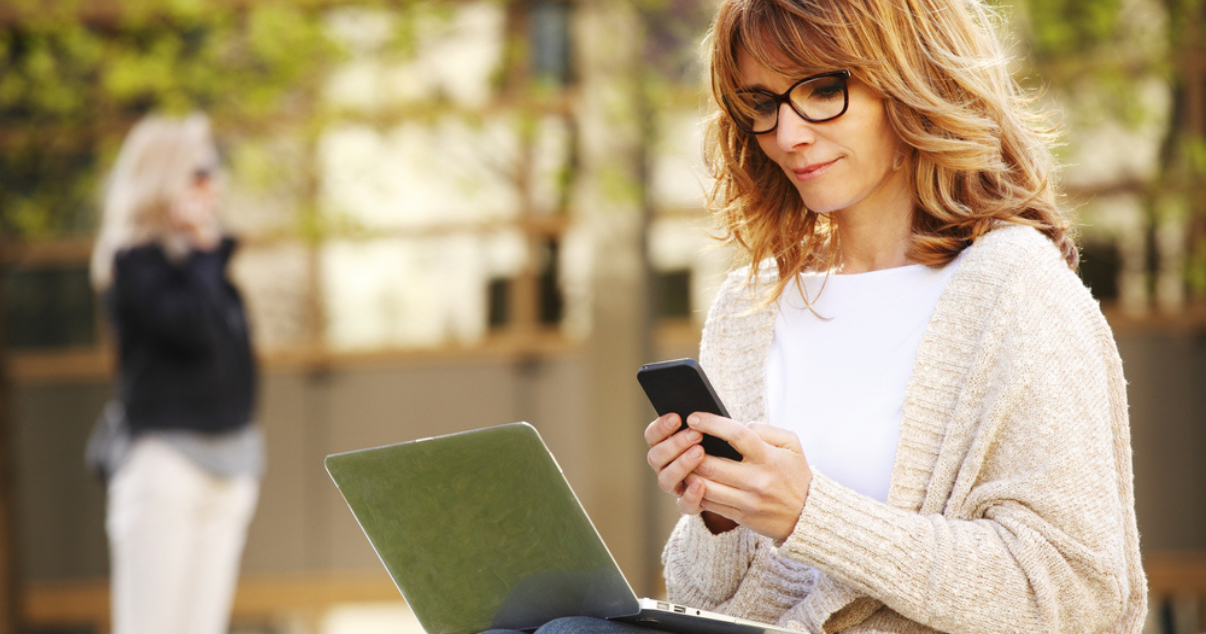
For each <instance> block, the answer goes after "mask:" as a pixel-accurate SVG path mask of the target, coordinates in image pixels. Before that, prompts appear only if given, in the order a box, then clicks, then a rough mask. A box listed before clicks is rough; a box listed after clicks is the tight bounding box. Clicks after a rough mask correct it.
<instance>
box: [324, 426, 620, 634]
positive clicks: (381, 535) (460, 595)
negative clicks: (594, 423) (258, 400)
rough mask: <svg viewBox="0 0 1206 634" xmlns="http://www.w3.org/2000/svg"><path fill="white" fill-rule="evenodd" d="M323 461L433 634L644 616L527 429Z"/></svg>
mask: <svg viewBox="0 0 1206 634" xmlns="http://www.w3.org/2000/svg"><path fill="white" fill-rule="evenodd" d="M326 466H327V471H328V472H329V473H330V474H331V477H332V479H334V480H335V484H336V486H338V487H339V490H340V492H341V493H342V494H343V497H344V499H345V500H346V501H347V503H348V506H349V507H350V508H351V509H352V513H353V514H354V515H355V516H356V519H357V521H359V522H360V526H361V528H362V529H363V530H364V532H365V534H366V535H367V536H368V538H369V541H370V542H371V543H372V545H373V548H374V549H375V550H376V551H377V555H378V556H379V557H380V558H381V562H382V563H383V564H384V565H385V568H386V570H388V572H389V574H390V576H391V577H393V579H394V582H395V583H396V584H397V586H398V589H399V590H400V591H401V592H402V595H403V596H404V597H405V598H406V601H407V603H408V604H409V605H410V608H411V610H412V611H414V613H415V616H416V617H417V618H418V619H419V622H420V623H421V624H422V626H423V629H424V630H426V632H427V633H428V634H475V633H476V632H480V631H483V630H486V629H490V628H495V627H504V628H511V629H531V628H535V627H538V626H539V625H541V624H543V623H545V622H547V621H550V620H552V619H554V618H557V617H560V616H576V615H582V616H600V617H610V616H620V615H626V614H632V613H635V612H636V611H637V609H638V605H637V600H636V596H635V595H634V594H633V592H632V590H631V588H630V587H629V586H628V583H627V582H626V581H625V580H624V578H623V576H622V574H621V573H620V570H619V568H618V567H617V566H616V563H615V560H614V559H613V558H612V556H611V554H610V553H609V552H608V551H607V547H606V546H605V545H604V543H603V540H602V539H600V537H599V535H598V533H597V532H596V531H595V528H594V525H593V524H592V523H591V521H590V519H589V518H588V517H587V515H586V513H585V511H583V509H582V507H581V505H580V504H579V502H578V499H577V497H576V496H575V495H574V493H573V491H572V490H571V489H570V487H569V484H568V483H567V482H566V480H565V478H564V476H563V475H562V474H561V470H560V468H558V466H557V464H556V461H555V460H554V459H553V456H552V454H550V453H549V451H548V449H547V448H546V447H545V445H544V442H543V441H542V440H541V439H540V436H539V435H538V434H537V433H536V430H535V429H534V428H533V427H532V426H530V425H528V424H526V423H515V424H512V425H503V426H501V427H492V428H488V429H482V430H477V431H472V432H465V433H460V434H453V435H449V436H441V437H437V438H430V439H424V440H418V441H413V442H408V443H401V444H397V445H389V446H385V447H377V448H373V449H365V450H361V451H354V452H349V453H342V454H335V455H331V456H328V457H327V459H326Z"/></svg>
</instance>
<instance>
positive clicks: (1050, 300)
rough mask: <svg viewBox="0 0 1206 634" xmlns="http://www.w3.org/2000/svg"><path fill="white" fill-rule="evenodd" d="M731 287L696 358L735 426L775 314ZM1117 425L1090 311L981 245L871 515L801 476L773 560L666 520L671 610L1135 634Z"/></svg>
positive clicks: (1032, 252) (1111, 377) (734, 280)
mask: <svg viewBox="0 0 1206 634" xmlns="http://www.w3.org/2000/svg"><path fill="white" fill-rule="evenodd" d="M773 268H774V267H773V266H772V267H770V269H771V270H770V271H767V272H765V273H763V274H760V276H759V281H758V285H759V286H760V287H761V286H763V285H764V284H766V283H769V282H770V281H772V280H773ZM746 279H747V272H746V271H736V272H734V273H733V274H731V275H730V276H729V279H728V280H727V281H726V283H725V285H724V287H723V289H722V290H721V292H720V295H719V297H718V299H717V301H716V303H715V304H714V305H713V307H712V309H711V311H710V313H709V315H708V321H707V325H706V327H705V329H704V335H703V341H702V344H701V350H700V360H701V364H702V365H703V366H704V367H705V368H706V370H707V372H708V374H709V376H710V377H711V379H712V381H713V383H714V385H715V386H716V389H717V391H718V392H719V394H720V396H721V399H722V400H723V401H724V402H725V404H726V405H727V406H728V409H729V412H730V413H731V414H732V416H733V418H734V419H735V420H738V421H743V422H749V421H765V420H767V415H766V376H765V374H766V358H767V353H768V350H769V348H770V343H771V335H772V332H773V330H774V323H775V308H774V306H773V305H771V306H769V307H761V306H760V300H759V298H758V297H757V296H756V295H755V293H753V292H751V290H750V289H749V286H748V285H747V284H746V283H745V280H746ZM1128 425H1129V424H1128V421H1127V405H1126V386H1125V383H1124V381H1123V378H1122V366H1121V362H1120V360H1119V358H1118V353H1117V349H1116V347H1115V344H1114V339H1113V335H1112V334H1111V332H1110V329H1109V327H1108V326H1107V325H1106V322H1105V320H1104V319H1103V317H1102V315H1101V312H1100V310H1099V309H1098V306H1097V304H1096V303H1095V302H1094V301H1093V299H1092V297H1091V296H1090V295H1089V293H1088V291H1087V290H1086V289H1085V287H1084V286H1083V285H1082V284H1081V282H1080V280H1079V279H1078V278H1077V277H1076V276H1075V275H1074V274H1073V273H1072V272H1071V271H1069V270H1068V267H1067V265H1066V264H1065V263H1064V261H1063V258H1062V257H1061V255H1060V253H1059V251H1058V250H1057V249H1056V248H1055V246H1054V245H1053V244H1052V243H1051V242H1050V241H1049V240H1048V239H1046V238H1045V237H1044V236H1043V235H1042V234H1040V233H1038V232H1037V231H1035V230H1033V229H1030V228H1026V227H1020V226H1006V227H1002V228H998V229H995V230H993V231H991V232H990V233H989V234H987V235H986V236H984V237H982V238H980V239H979V240H977V241H976V243H975V244H974V245H973V246H971V247H969V249H968V251H967V253H966V254H965V256H964V258H963V260H962V262H961V263H960V264H959V268H958V269H957V270H956V271H955V273H954V275H953V276H952V277H951V279H950V281H949V282H948V284H947V287H946V289H945V291H944V292H943V294H942V296H941V297H940V298H939V300H938V304H937V306H936V307H935V309H934V314H933V316H932V318H931V319H930V324H929V326H928V329H927V331H926V333H925V336H924V338H923V339H922V342H921V345H920V346H919V347H918V350H917V359H916V362H915V365H914V367H913V373H912V376H911V377H910V379H909V383H908V388H907V391H906V393H905V402H904V415H903V418H902V421H901V430H900V442H899V445H898V447H897V452H896V462H895V466H894V468H893V471H892V479H891V485H890V489H889V493H888V500H887V503H886V504H884V503H880V502H877V501H875V500H872V499H870V498H867V497H864V496H862V495H859V494H857V493H855V492H853V491H851V490H849V489H846V488H844V487H842V486H841V485H839V484H836V483H835V482H833V481H832V480H829V479H827V478H826V477H825V475H824V474H822V473H814V475H813V481H812V486H811V488H810V490H809V494H808V500H807V502H806V503H805V506H804V511H803V513H802V514H801V516H800V519H799V522H798V524H797V525H796V528H795V530H794V532H793V533H792V534H791V536H790V537H789V538H788V539H787V540H786V542H784V543H783V544H782V545H776V544H775V543H773V542H772V541H771V540H770V539H767V538H765V537H761V536H759V535H756V534H754V533H753V532H751V531H749V530H747V529H745V528H738V529H736V530H733V531H730V532H728V533H724V534H721V535H712V534H711V533H710V532H709V531H708V530H707V529H706V528H705V527H704V526H703V522H702V521H701V520H700V519H699V517H698V516H684V517H683V518H682V520H681V521H680V522H679V523H678V525H677V527H676V528H675V530H674V533H673V534H672V535H671V537H670V541H669V543H668V544H667V545H666V549H665V552H664V553H663V563H664V564H665V575H666V583H667V590H668V593H669V597H670V600H672V601H674V602H677V603H684V604H687V605H692V606H696V607H699V608H703V609H707V610H713V611H717V612H723V613H728V614H733V615H737V616H742V617H746V618H751V619H754V620H758V621H762V622H767V623H778V624H779V625H782V626H786V627H790V628H792V629H797V630H806V631H809V632H835V631H839V630H847V629H848V631H850V632H932V631H942V632H951V633H973V632H974V633H977V634H979V633H996V632H1001V633H1005V632H1125V633H1130V632H1138V631H1139V630H1140V629H1141V627H1142V625H1143V620H1144V616H1145V613H1146V610H1147V605H1146V603H1147V602H1146V594H1147V588H1146V579H1145V577H1144V574H1143V570H1142V567H1141V565H1140V560H1139V536H1138V532H1137V530H1136V527H1135V512H1134V493H1133V489H1132V479H1131V447H1130V430H1129V426H1128ZM804 451H805V455H807V452H808V448H807V447H805V448H804ZM808 566H813V567H815V568H816V569H817V570H818V571H819V573H818V574H816V576H815V579H814V575H813V572H812V570H811V569H810V568H809V567H808Z"/></svg>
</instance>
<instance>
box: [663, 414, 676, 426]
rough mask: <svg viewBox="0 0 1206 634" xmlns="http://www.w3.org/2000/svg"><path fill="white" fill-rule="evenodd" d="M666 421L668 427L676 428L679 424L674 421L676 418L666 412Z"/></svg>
mask: <svg viewBox="0 0 1206 634" xmlns="http://www.w3.org/2000/svg"><path fill="white" fill-rule="evenodd" d="M665 421H666V429H674V428H675V427H676V426H677V425H675V423H674V418H673V417H672V416H670V415H669V414H666V418H665Z"/></svg>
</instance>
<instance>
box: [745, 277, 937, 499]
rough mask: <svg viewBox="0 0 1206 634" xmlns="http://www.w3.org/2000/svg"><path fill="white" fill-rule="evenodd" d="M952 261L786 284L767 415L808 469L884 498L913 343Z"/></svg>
mask: <svg viewBox="0 0 1206 634" xmlns="http://www.w3.org/2000/svg"><path fill="white" fill-rule="evenodd" d="M959 260H960V258H958V257H957V258H956V259H955V260H954V261H952V262H951V263H950V264H947V265H946V266H943V267H938V268H932V267H928V266H924V265H920V264H914V265H906V266H900V267H894V268H889V269H880V270H876V271H868V272H864V273H850V274H836V273H835V274H829V275H826V274H824V273H816V274H807V273H806V274H802V275H800V276H798V277H797V280H796V284H792V285H789V286H788V287H787V289H785V291H784V293H783V295H782V296H781V297H780V299H779V302H778V314H777V315H776V319H775V331H774V337H773V339H772V342H771V349H770V354H769V355H768V358H767V406H768V414H769V417H770V424H772V425H775V426H777V427H782V428H784V429H789V430H791V431H793V432H795V433H796V435H797V436H799V437H800V442H801V445H802V446H803V448H804V455H805V456H806V457H807V458H808V461H809V464H810V465H811V466H812V467H813V468H814V469H816V470H817V471H819V472H821V473H824V474H825V475H826V476H827V477H829V478H831V479H833V480H835V481H836V482H838V483H839V484H842V485H844V486H846V487H848V488H851V489H853V490H855V491H857V492H859V493H862V494H864V495H867V496H870V497H872V498H874V499H877V500H880V501H881V502H882V501H887V496H888V486H889V481H890V479H891V475H892V467H893V465H894V464H895V458H896V445H897V442H898V440H899V438H900V419H901V413H902V408H903V405H904V393H905V388H906V387H907V385H908V381H909V377H910V376H911V374H912V370H913V362H914V360H915V358H916V354H917V347H918V345H920V343H921V339H922V337H923V336H924V334H925V330H926V328H927V326H928V325H929V320H930V316H931V315H932V314H933V312H934V307H935V306H936V305H937V303H938V298H939V296H940V295H941V294H942V291H943V289H944V288H945V287H946V282H947V280H949V279H950V276H951V275H952V274H953V273H954V270H955V268H956V267H957V266H958V262H959ZM798 284H803V286H804V289H805V291H806V292H807V293H808V297H809V299H810V300H811V303H812V308H811V310H810V309H809V308H808V307H807V306H806V305H805V303H804V301H803V300H802V299H801V297H800V291H799V287H798V286H797V285H798Z"/></svg>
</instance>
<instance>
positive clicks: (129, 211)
mask: <svg viewBox="0 0 1206 634" xmlns="http://www.w3.org/2000/svg"><path fill="white" fill-rule="evenodd" d="M215 154H216V151H215V149H214V143H213V138H212V135H211V132H210V125H209V119H208V118H206V117H205V115H202V114H193V115H190V116H188V117H184V118H173V117H166V116H161V115H149V116H147V117H144V118H143V119H142V120H140V121H139V122H138V123H137V124H136V125H135V126H134V128H133V129H132V130H130V133H129V134H128V135H126V139H125V142H124V143H123V144H122V147H121V151H120V152H119V153H118V155H117V160H116V162H115V163H114V166H113V169H112V171H111V172H110V173H109V177H108V180H107V182H106V187H105V191H104V197H103V200H102V203H101V218H100V231H99V232H98V234H97V239H96V245H95V246H94V248H93V251H92V284H93V286H94V287H96V288H97V289H98V290H104V289H105V288H108V286H109V285H110V284H111V283H112V277H113V258H114V256H115V255H116V254H117V252H118V251H119V250H121V249H124V248H128V247H131V246H134V245H137V244H149V243H158V244H160V245H161V246H163V247H164V250H165V251H167V253H168V255H169V257H172V258H174V259H179V258H182V257H184V255H185V254H186V253H187V251H188V247H187V244H186V243H185V242H184V241H182V240H180V239H179V238H178V237H177V236H175V235H174V232H173V230H172V226H171V209H172V206H173V204H175V202H176V201H177V200H178V199H179V197H180V196H181V195H182V194H183V193H184V192H185V191H186V189H187V188H188V186H189V185H190V184H191V183H192V182H193V179H194V178H195V174H196V173H197V170H200V169H212V168H213V167H214V166H215V165H216V155H215Z"/></svg>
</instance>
